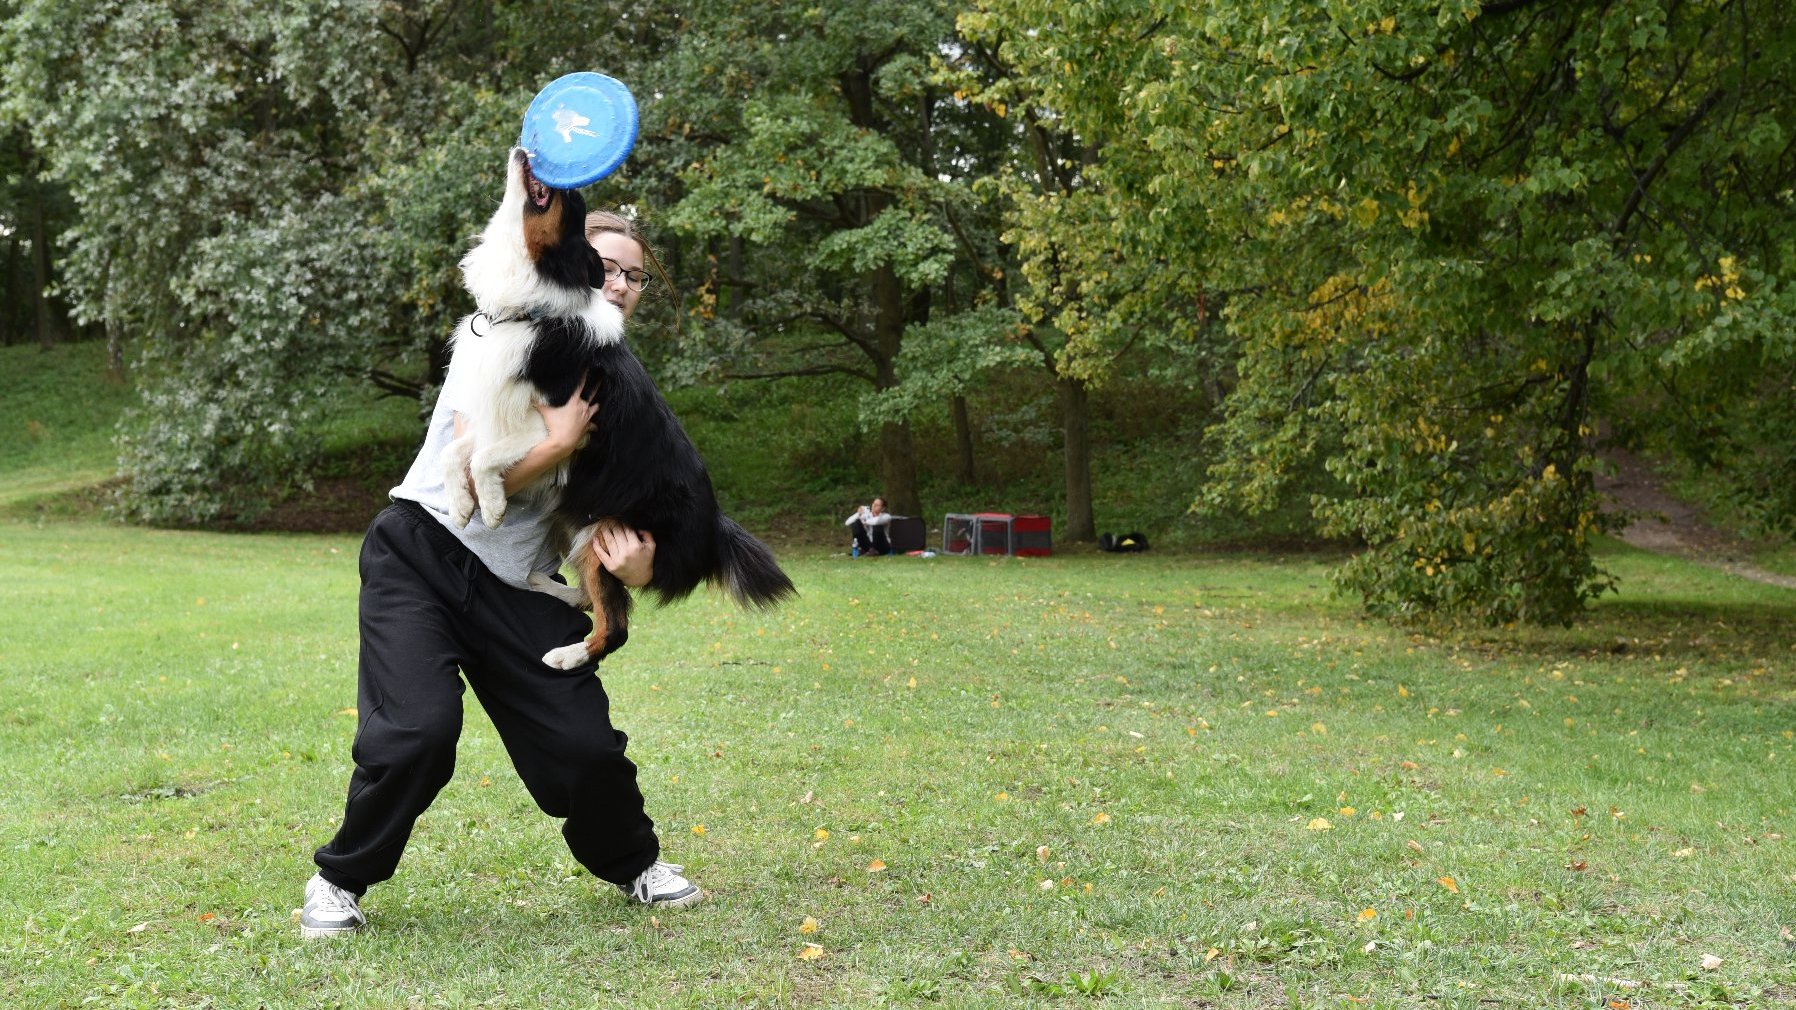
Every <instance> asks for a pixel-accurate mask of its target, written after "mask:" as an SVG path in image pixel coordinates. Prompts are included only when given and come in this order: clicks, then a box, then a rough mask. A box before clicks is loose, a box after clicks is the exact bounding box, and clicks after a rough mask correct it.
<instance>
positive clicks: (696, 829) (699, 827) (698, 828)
mask: <svg viewBox="0 0 1796 1010" xmlns="http://www.w3.org/2000/svg"><path fill="white" fill-rule="evenodd" d="M692 833H693V834H695V835H702V834H704V833H705V826H704V825H703V824H694V825H693V826H692Z"/></svg>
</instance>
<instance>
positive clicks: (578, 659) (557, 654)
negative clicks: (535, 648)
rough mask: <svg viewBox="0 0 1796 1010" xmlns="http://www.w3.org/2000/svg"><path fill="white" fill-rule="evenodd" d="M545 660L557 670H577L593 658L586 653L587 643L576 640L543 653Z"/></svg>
mask: <svg viewBox="0 0 1796 1010" xmlns="http://www.w3.org/2000/svg"><path fill="white" fill-rule="evenodd" d="M543 662H544V663H545V664H547V665H549V666H552V667H554V668H555V669H557V670H576V669H579V668H580V667H582V666H585V665H586V664H587V663H589V662H591V660H590V659H588V658H587V655H586V643H585V642H575V643H574V644H573V645H564V646H562V647H561V648H559V649H550V650H549V651H548V652H545V653H543Z"/></svg>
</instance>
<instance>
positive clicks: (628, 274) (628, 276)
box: [599, 256, 654, 291]
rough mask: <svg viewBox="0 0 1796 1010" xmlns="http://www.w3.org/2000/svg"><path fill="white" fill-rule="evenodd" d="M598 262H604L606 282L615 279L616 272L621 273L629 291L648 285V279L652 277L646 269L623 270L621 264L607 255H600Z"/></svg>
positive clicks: (638, 289) (639, 289)
mask: <svg viewBox="0 0 1796 1010" xmlns="http://www.w3.org/2000/svg"><path fill="white" fill-rule="evenodd" d="M599 262H600V263H603V264H605V283H606V284H610V283H611V282H612V281H614V280H617V275H618V274H623V275H624V283H625V284H627V285H629V288H630V290H631V291H641V290H642V289H643V288H646V287H648V286H649V281H650V280H653V279H654V275H653V274H651V273H649V272H648V271H647V270H625V269H624V267H623V264H621V263H619V262H618V261H616V260H614V259H611V258H610V257H607V256H600V257H599Z"/></svg>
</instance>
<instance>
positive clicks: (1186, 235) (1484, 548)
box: [970, 0, 1796, 623]
mask: <svg viewBox="0 0 1796 1010" xmlns="http://www.w3.org/2000/svg"><path fill="white" fill-rule="evenodd" d="M1049 6H1050V5H1044V4H1040V3H1035V2H1028V0H1017V2H1000V3H988V4H983V5H981V8H980V10H981V12H982V13H981V15H980V16H979V19H978V20H977V21H976V22H975V23H973V24H972V25H971V26H970V27H971V28H972V29H973V30H974V31H976V32H983V33H986V34H987V35H988V36H990V37H994V38H997V39H998V40H999V41H998V43H997V44H998V45H999V47H1000V51H1001V52H1003V53H1005V54H1007V55H1006V60H1007V62H1008V63H1010V64H1012V65H1015V66H1020V67H1022V68H1024V70H1025V71H1027V77H1026V82H1027V83H1026V85H1025V86H1024V91H1023V92H1022V93H1025V94H1041V95H1046V96H1048V98H1049V100H1050V101H1051V108H1052V112H1053V113H1054V117H1055V118H1054V120H1053V125H1054V126H1055V127H1056V128H1057V129H1059V130H1060V131H1062V132H1064V133H1068V134H1072V135H1075V136H1078V137H1081V138H1083V139H1084V140H1085V142H1086V144H1087V145H1095V142H1096V141H1097V140H1099V139H1101V141H1102V143H1101V146H1100V147H1099V150H1098V151H1097V152H1096V153H1095V155H1094V156H1093V157H1091V158H1090V159H1089V160H1088V162H1087V163H1082V164H1080V165H1079V166H1078V171H1079V173H1080V178H1082V179H1086V180H1090V185H1089V186H1088V187H1086V189H1088V190H1090V191H1092V192H1093V193H1094V194H1104V193H1105V191H1107V196H1105V199H1107V200H1108V202H1109V203H1110V205H1111V207H1112V209H1111V210H1110V211H1109V212H1108V213H1097V214H1090V215H1081V214H1080V213H1078V212H1077V211H1075V210H1072V209H1069V208H1063V207H1052V208H1050V210H1051V213H1048V212H1044V213H1043V214H1041V215H1039V216H1038V217H1035V218H1025V219H1023V223H1022V224H1020V225H1019V231H1021V232H1023V234H1021V235H1019V237H1018V239H1017V241H1018V243H1019V246H1021V247H1023V248H1025V249H1028V248H1031V246H1030V243H1031V242H1033V243H1036V246H1035V247H1039V248H1041V249H1043V250H1047V251H1048V252H1049V253H1051V252H1053V251H1054V248H1055V247H1054V243H1055V242H1056V241H1057V237H1058V236H1059V235H1060V234H1063V233H1064V232H1063V231H1060V230H1058V229H1062V228H1064V226H1065V222H1066V221H1068V220H1071V221H1075V222H1076V221H1078V220H1080V219H1081V218H1082V217H1087V216H1088V217H1090V218H1092V219H1095V220H1098V221H1103V220H1111V221H1115V220H1122V219H1125V218H1126V219H1128V220H1130V221H1131V223H1132V224H1133V223H1136V222H1139V226H1138V227H1131V228H1129V229H1126V231H1127V232H1129V233H1131V234H1132V236H1133V237H1132V238H1125V239H1118V240H1116V241H1114V242H1112V243H1110V245H1109V246H1107V247H1104V248H1110V249H1115V250H1118V252H1117V253H1115V254H1113V255H1115V256H1116V257H1117V258H1119V259H1122V258H1126V259H1140V258H1142V257H1141V256H1140V255H1139V254H1138V253H1137V254H1130V255H1124V253H1123V252H1122V250H1125V249H1127V248H1128V247H1127V245H1126V243H1128V242H1140V243H1141V250H1142V251H1146V252H1151V254H1152V257H1151V260H1150V261H1151V262H1154V263H1155V264H1156V266H1157V268H1158V269H1160V270H1161V271H1163V272H1164V273H1166V274H1167V275H1168V276H1174V277H1196V278H1200V279H1202V280H1203V281H1205V282H1206V284H1207V286H1208V287H1209V289H1210V290H1215V291H1219V292H1224V293H1226V297H1225V298H1220V299H1219V301H1221V302H1222V303H1223V312H1224V316H1225V318H1226V319H1227V322H1228V325H1229V330H1230V333H1231V334H1232V336H1233V338H1234V345H1233V347H1232V349H1231V353H1232V354H1233V355H1235V356H1236V360H1237V362H1238V364H1237V370H1238V380H1237V382H1236V383H1235V386H1234V389H1233V390H1232V391H1231V395H1230V396H1229V399H1228V401H1227V404H1226V417H1225V419H1224V421H1223V422H1222V424H1221V425H1219V426H1218V427H1217V428H1216V430H1215V431H1214V437H1215V438H1216V439H1217V440H1218V441H1219V442H1220V443H1221V444H1222V446H1223V449H1222V451H1220V452H1219V453H1218V455H1219V457H1220V458H1221V462H1220V463H1218V464H1217V465H1216V466H1215V467H1214V468H1213V470H1212V473H1211V480H1210V482H1209V486H1208V487H1207V488H1206V489H1205V491H1204V495H1203V498H1204V500H1205V503H1206V504H1207V505H1210V506H1212V507H1214V506H1217V505H1221V504H1230V505H1237V506H1240V505H1244V506H1247V507H1252V508H1259V509H1265V508H1271V507H1274V506H1276V505H1277V503H1279V502H1280V501H1282V500H1284V499H1285V498H1286V497H1287V496H1289V495H1290V494H1292V493H1293V492H1294V491H1296V490H1299V488H1298V487H1297V486H1296V485H1295V483H1294V482H1295V481H1297V480H1299V479H1301V478H1303V477H1304V475H1306V474H1310V473H1313V472H1314V463H1315V462H1316V461H1321V462H1323V463H1325V464H1326V466H1327V469H1328V472H1329V473H1330V474H1331V475H1332V477H1333V479H1334V481H1335V482H1336V483H1335V485H1334V486H1333V487H1328V486H1322V487H1320V488H1317V489H1314V490H1313V492H1312V493H1313V499H1312V500H1313V503H1314V511H1315V514H1316V516H1317V518H1318V519H1319V520H1320V521H1321V522H1322V523H1323V525H1324V529H1325V530H1327V531H1329V532H1331V533H1333V534H1336V535H1339V536H1342V537H1346V538H1349V539H1351V540H1355V541H1359V542H1362V543H1364V544H1365V545H1366V546H1367V548H1368V550H1367V552H1366V553H1365V554H1364V555H1362V556H1361V557H1359V558H1358V559H1357V560H1356V561H1355V562H1354V563H1352V564H1351V565H1349V566H1347V567H1346V568H1345V569H1343V570H1342V572H1340V573H1339V576H1340V582H1341V585H1342V586H1343V588H1344V589H1346V590H1347V591H1349V592H1352V593H1356V594H1358V595H1360V596H1361V597H1362V598H1363V599H1364V600H1365V601H1366V602H1367V604H1368V605H1369V606H1370V607H1371V608H1372V609H1373V610H1374V611H1376V612H1379V613H1383V614H1390V615H1398V616H1405V617H1412V618H1421V617H1427V618H1430V619H1435V620H1449V621H1451V620H1468V621H1474V622H1497V623H1501V622H1508V621H1516V620H1521V621H1530V622H1549V623H1551V622H1559V621H1563V620H1567V619H1569V618H1570V617H1572V616H1573V615H1575V614H1576V613H1577V612H1578V611H1579V610H1580V609H1581V608H1582V607H1583V605H1584V604H1585V603H1586V602H1587V601H1588V600H1590V599H1591V598H1593V597H1595V596H1596V595H1598V594H1600V593H1602V592H1603V591H1605V589H1607V588H1609V587H1610V586H1611V585H1612V582H1611V580H1610V579H1609V578H1608V577H1607V576H1606V575H1605V574H1604V572H1603V571H1602V570H1601V567H1600V566H1599V565H1597V564H1595V563H1593V561H1592V558H1591V554H1590V547H1589V543H1590V540H1589V534H1590V533H1591V532H1593V531H1595V530H1599V529H1601V528H1603V527H1604V525H1605V523H1606V522H1608V521H1609V520H1606V519H1604V518H1602V517H1600V516H1598V515H1597V509H1596V495H1595V491H1594V487H1593V485H1592V482H1591V480H1590V472H1591V470H1592V468H1593V467H1594V466H1595V465H1596V464H1595V451H1596V437H1597V433H1598V430H1599V428H1600V426H1601V424H1602V423H1605V422H1606V423H1609V424H1610V425H1611V426H1612V427H1615V428H1617V429H1621V434H1622V435H1623V437H1631V438H1634V439H1639V440H1647V439H1658V440H1670V441H1678V442H1681V443H1683V444H1685V445H1686V446H1688V445H1689V444H1690V443H1691V442H1693V441H1695V442H1701V443H1705V444H1706V445H1708V446H1709V448H1708V449H1707V450H1706V451H1707V453H1708V455H1709V458H1711V459H1717V460H1719V459H1722V458H1725V457H1726V455H1727V454H1728V453H1729V452H1730V451H1731V450H1730V447H1731V446H1732V445H1734V444H1735V443H1736V441H1738V442H1740V443H1741V444H1743V445H1746V446H1751V447H1753V450H1754V451H1755V452H1762V451H1763V450H1759V449H1757V445H1758V440H1759V439H1761V438H1762V437H1763V435H1765V434H1767V433H1770V431H1782V430H1784V429H1785V427H1786V426H1787V424H1788V422H1787V420H1785V418H1786V417H1787V416H1788V412H1787V410H1786V409H1784V408H1782V407H1773V408H1772V409H1771V410H1769V411H1764V412H1756V411H1751V410H1750V409H1749V408H1746V407H1745V406H1744V404H1745V403H1747V402H1754V403H1758V402H1763V401H1766V400H1770V399H1780V400H1782V401H1785V402H1787V401H1788V399H1789V398H1788V396H1787V392H1784V391H1785V390H1787V387H1788V382H1789V378H1790V376H1791V374H1792V371H1793V365H1796V339H1793V338H1792V337H1791V333H1792V332H1793V331H1792V329H1791V327H1790V326H1789V325H1788V320H1789V316H1790V312H1789V309H1790V306H1791V305H1792V298H1796V292H1793V291H1792V290H1791V287H1790V285H1789V284H1788V283H1787V280H1786V279H1787V278H1788V277H1789V276H1790V275H1791V272H1790V266H1791V263H1790V256H1791V253H1792V251H1796V246H1793V242H1796V226H1793V225H1792V222H1793V221H1796V217H1793V216H1792V215H1791V213H1790V211H1791V209H1792V208H1791V207H1790V203H1791V200H1792V197H1791V193H1792V188H1791V183H1792V182H1793V181H1796V179H1792V174H1793V173H1796V165H1793V164H1792V163H1791V162H1790V160H1789V159H1788V158H1787V156H1786V155H1785V151H1786V146H1787V141H1786V139H1785V138H1787V137H1788V136H1789V135H1790V134H1791V123H1790V120H1789V115H1790V114H1789V109H1790V108H1791V105H1790V102H1789V101H1788V98H1789V97H1790V96H1789V95H1788V94H1787V91H1788V88H1789V87H1790V83H1789V82H1790V81H1791V80H1792V74H1791V72H1790V71H1791V67H1792V64H1793V63H1796V45H1792V44H1791V39H1792V35H1793V32H1796V25H1793V23H1792V20H1791V15H1790V13H1789V12H1788V11H1787V10H1786V9H1784V8H1783V7H1781V6H1779V5H1772V4H1745V5H1737V6H1736V7H1734V8H1717V7H1708V6H1691V5H1687V4H1679V3H1672V2H1663V3H1646V4H1633V5H1627V6H1625V7H1616V6H1606V5H1605V6H1593V5H1564V4H1537V3H1519V4H1500V5H1479V4H1476V3H1469V2H1465V3H1450V4H1445V5H1443V4H1440V3H1433V2H1430V3H1422V2H1413V3H1399V4H1397V5H1394V6H1393V5H1391V4H1376V3H1370V2H1364V3H1361V2H1348V3H1339V4H1330V5H1326V6H1316V5H1272V6H1268V5H1265V4H1260V3H1230V2H1225V3H1213V4H1206V5H1203V6H1201V7H1199V6H1194V5H1183V4H1154V5H1146V6H1143V5H1136V4H1115V3H1112V4H1107V3H1092V4H1080V5H1076V6H1075V7H1073V8H1071V9H1069V10H1067V11H1065V12H1064V14H1063V15H1062V14H1061V13H1059V12H1058V11H1056V13H1054V14H1053V15H1052V16H1050V14H1049V11H1048V7H1049ZM1748 24H1750V25H1751V29H1752V31H1753V32H1754V35H1755V37H1756V38H1761V39H1767V40H1775V41H1771V42H1768V43H1767V44H1765V45H1762V46H1754V47H1752V48H1751V49H1750V51H1749V52H1748V53H1747V54H1746V55H1745V57H1744V58H1742V56H1741V53H1742V50H1741V49H1740V46H1739V40H1740V38H1741V37H1742V36H1740V35H1739V32H1740V31H1744V30H1745V26H1746V25H1748ZM1025 29H1027V30H1025ZM1129 33H1133V34H1134V37H1135V39H1136V40H1137V42H1138V45H1136V46H1135V47H1134V48H1133V49H1130V50H1128V52H1129V54H1130V55H1127V56H1119V55H1116V54H1117V53H1118V52H1119V51H1120V50H1121V49H1122V46H1121V41H1122V37H1123V36H1124V35H1127V34H1129ZM1063 82H1064V83H1063ZM1019 101H1021V99H1020V98H1019ZM1038 115H1039V114H1038ZM1062 165H1063V166H1064V165H1065V162H1064V161H1063V162H1062ZM1063 202H1066V203H1068V204H1069V205H1071V204H1072V201H1070V200H1068V201H1063ZM1124 208H1126V209H1127V210H1128V211H1129V212H1131V213H1128V214H1126V215H1125V213H1124ZM1118 231H1119V232H1120V231H1125V229H1118ZM1088 234H1090V233H1088ZM1046 262H1047V263H1048V264H1049V265H1050V266H1052V265H1053V261H1052V258H1051V256H1050V257H1049V258H1048V259H1047V261H1046ZM1102 262H1103V265H1104V267H1106V268H1107V267H1108V266H1109V265H1110V264H1109V261H1108V260H1104V261H1102ZM1037 272H1038V273H1041V271H1039V270H1038V271H1037ZM1092 272H1094V273H1096V274H1098V276H1099V277H1100V278H1101V276H1102V274H1103V269H1102V268H1099V269H1096V270H1094V271H1092ZM1043 276H1050V277H1051V274H1043ZM1037 283H1038V284H1039V283H1040V282H1039V281H1038V282H1037ZM1050 290H1053V289H1052V288H1051V287H1050ZM1062 290H1063V291H1064V290H1066V289H1065V288H1063V289H1062ZM1077 293H1078V294H1080V295H1083V294H1084V292H1083V290H1079V291H1077ZM1073 300H1074V299H1073V298H1072V297H1070V296H1069V295H1067V294H1062V295H1061V296H1060V297H1059V299H1058V302H1068V301H1073ZM1058 302H1056V301H1055V300H1053V299H1050V301H1049V302H1048V303H1046V304H1057V303H1058ZM1099 304H1104V305H1105V306H1106V307H1111V306H1114V305H1119V304H1122V303H1121V302H1120V301H1119V300H1117V299H1116V298H1115V297H1114V296H1111V297H1109V298H1106V299H1101V300H1100V301H1099ZM1038 311H1039V310H1038ZM1125 316H1126V313H1125ZM1062 318H1064V314H1063V317H1062ZM1069 328H1074V329H1076V327H1071V326H1069ZM1767 366H1769V371H1770V374H1769V375H1766V376H1763V377H1758V378H1755V379H1753V380H1750V381H1748V382H1746V383H1744V387H1745V390H1746V392H1745V395H1742V384H1738V383H1734V384H1730V383H1727V382H1726V381H1725V380H1718V381H1715V382H1710V381H1707V380H1706V379H1705V377H1706V376H1708V375H1715V374H1719V375H1730V374H1738V373H1740V372H1742V371H1745V372H1751V373H1752V374H1755V375H1759V374H1760V373H1758V372H1756V371H1754V370H1755V369H1761V368H1766V367H1767ZM1724 389H1725V390H1726V392H1724V391H1723V390H1724ZM1773 390H1776V391H1778V392H1779V393H1781V394H1782V395H1781V396H1779V395H1776V394H1773V393H1772V391H1773ZM1623 404H1627V405H1629V406H1630V407H1632V410H1631V411H1623V410H1622V409H1621V406H1622V405H1623ZM1744 413H1754V414H1755V416H1759V417H1762V418H1766V419H1767V421H1766V424H1767V425H1768V427H1769V431H1768V430H1767V427H1757V428H1752V427H1748V426H1747V425H1744V424H1739V423H1735V424H1733V425H1731V426H1725V425H1724V424H1723V423H1720V422H1722V418H1728V419H1731V420H1735V421H1738V420H1739V418H1740V416H1741V415H1742V414H1744ZM1647 418H1651V420H1650V421H1648V420H1646V419H1647ZM1747 440H1750V441H1747ZM1773 444H1775V443H1773ZM1770 451H1771V452H1772V453H1773V454H1774V458H1775V460H1776V461H1777V462H1774V463H1773V465H1771V466H1770V467H1769V468H1768V469H1769V470H1770V471H1771V472H1772V473H1776V472H1779V471H1780V469H1781V466H1782V465H1783V464H1782V462H1781V461H1782V457H1783V455H1784V454H1783V453H1782V451H1781V450H1779V449H1772V450H1770ZM1754 469H1755V468H1753V467H1750V466H1748V467H1739V466H1737V465H1736V466H1735V468H1734V470H1735V472H1736V473H1741V474H1742V475H1743V476H1746V477H1747V480H1746V481H1745V483H1746V485H1747V486H1750V487H1754V488H1763V487H1764V486H1765V483H1764V481H1763V480H1762V479H1760V478H1757V477H1756V476H1752V474H1753V470H1754Z"/></svg>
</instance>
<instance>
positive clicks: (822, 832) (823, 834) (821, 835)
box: [811, 828, 829, 842]
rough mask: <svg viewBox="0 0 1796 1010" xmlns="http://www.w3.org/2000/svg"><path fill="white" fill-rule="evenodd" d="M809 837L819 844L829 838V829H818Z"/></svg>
mask: <svg viewBox="0 0 1796 1010" xmlns="http://www.w3.org/2000/svg"><path fill="white" fill-rule="evenodd" d="M811 837H813V838H815V839H817V840H818V841H820V842H821V841H823V840H824V839H825V838H828V837H829V829H828V828H818V829H817V830H816V831H814V832H812V834H811Z"/></svg>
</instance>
